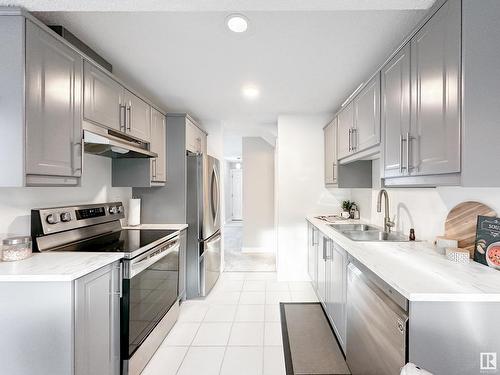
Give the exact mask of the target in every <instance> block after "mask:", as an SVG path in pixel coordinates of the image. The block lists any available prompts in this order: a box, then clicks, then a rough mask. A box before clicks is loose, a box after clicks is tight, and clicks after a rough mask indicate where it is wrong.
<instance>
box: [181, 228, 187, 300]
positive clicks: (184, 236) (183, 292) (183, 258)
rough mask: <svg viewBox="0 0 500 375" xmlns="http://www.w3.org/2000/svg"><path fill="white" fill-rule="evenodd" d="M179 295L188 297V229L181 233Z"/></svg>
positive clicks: (182, 298) (183, 298)
mask: <svg viewBox="0 0 500 375" xmlns="http://www.w3.org/2000/svg"><path fill="white" fill-rule="evenodd" d="M179 241H180V248H179V297H180V298H181V300H185V299H186V250H187V229H184V230H182V231H181V233H180V235H179Z"/></svg>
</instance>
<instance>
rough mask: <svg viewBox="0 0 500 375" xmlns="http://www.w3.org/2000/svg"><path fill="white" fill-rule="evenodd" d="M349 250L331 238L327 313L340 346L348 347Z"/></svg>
mask: <svg viewBox="0 0 500 375" xmlns="http://www.w3.org/2000/svg"><path fill="white" fill-rule="evenodd" d="M347 264H348V257H347V252H346V251H345V250H344V249H342V248H341V247H340V246H338V245H337V244H336V243H335V242H333V241H332V240H330V254H329V266H330V267H329V270H330V274H329V276H330V277H329V280H328V285H329V292H328V300H327V313H328V315H329V318H330V321H331V323H332V326H333V328H334V330H335V333H336V334H337V338H338V340H339V342H340V346H341V347H342V349H343V350H344V351H345V348H346V329H347V328H346V323H347V314H346V305H347Z"/></svg>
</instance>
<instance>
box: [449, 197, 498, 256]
mask: <svg viewBox="0 0 500 375" xmlns="http://www.w3.org/2000/svg"><path fill="white" fill-rule="evenodd" d="M479 215H481V216H492V217H495V216H497V214H496V212H495V211H493V210H492V209H491V208H490V207H488V206H486V205H485V204H482V203H479V202H463V203H460V204H459V205H457V206H455V207H453V208H452V210H451V211H450V212H449V213H448V216H447V217H446V222H445V223H444V235H445V237H446V238H450V239H454V240H457V241H458V247H459V248H461V249H467V250H468V251H469V252H470V256H471V258H472V257H473V256H474V242H475V241H476V225H477V217H478V216H479Z"/></svg>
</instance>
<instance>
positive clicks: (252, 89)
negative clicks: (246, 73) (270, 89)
mask: <svg viewBox="0 0 500 375" xmlns="http://www.w3.org/2000/svg"><path fill="white" fill-rule="evenodd" d="M241 93H242V94H243V96H244V97H245V98H247V99H256V98H258V97H259V94H260V91H259V88H258V87H257V86H255V85H245V86H243V88H242V89H241Z"/></svg>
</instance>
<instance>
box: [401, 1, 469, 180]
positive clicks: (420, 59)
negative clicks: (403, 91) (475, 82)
mask: <svg viewBox="0 0 500 375" xmlns="http://www.w3.org/2000/svg"><path fill="white" fill-rule="evenodd" d="M460 19H461V15H460V2H459V1H447V2H446V3H445V4H444V5H443V6H442V7H441V8H440V9H439V10H438V11H437V13H436V14H435V15H434V16H433V17H432V18H431V19H430V20H429V21H428V22H427V23H426V24H425V25H424V27H423V28H422V29H421V30H420V31H419V32H418V33H417V34H416V35H415V36H414V37H413V39H412V41H411V85H412V120H411V134H410V139H409V140H408V142H407V147H409V149H410V151H409V154H411V153H412V150H413V149H415V152H416V155H415V156H416V157H415V159H414V160H410V161H409V165H410V168H411V169H412V170H411V174H412V175H437V174H445V173H457V172H460V87H461V85H460V79H461V77H460V58H461V55H460V45H461V35H460V29H461V26H460Z"/></svg>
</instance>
